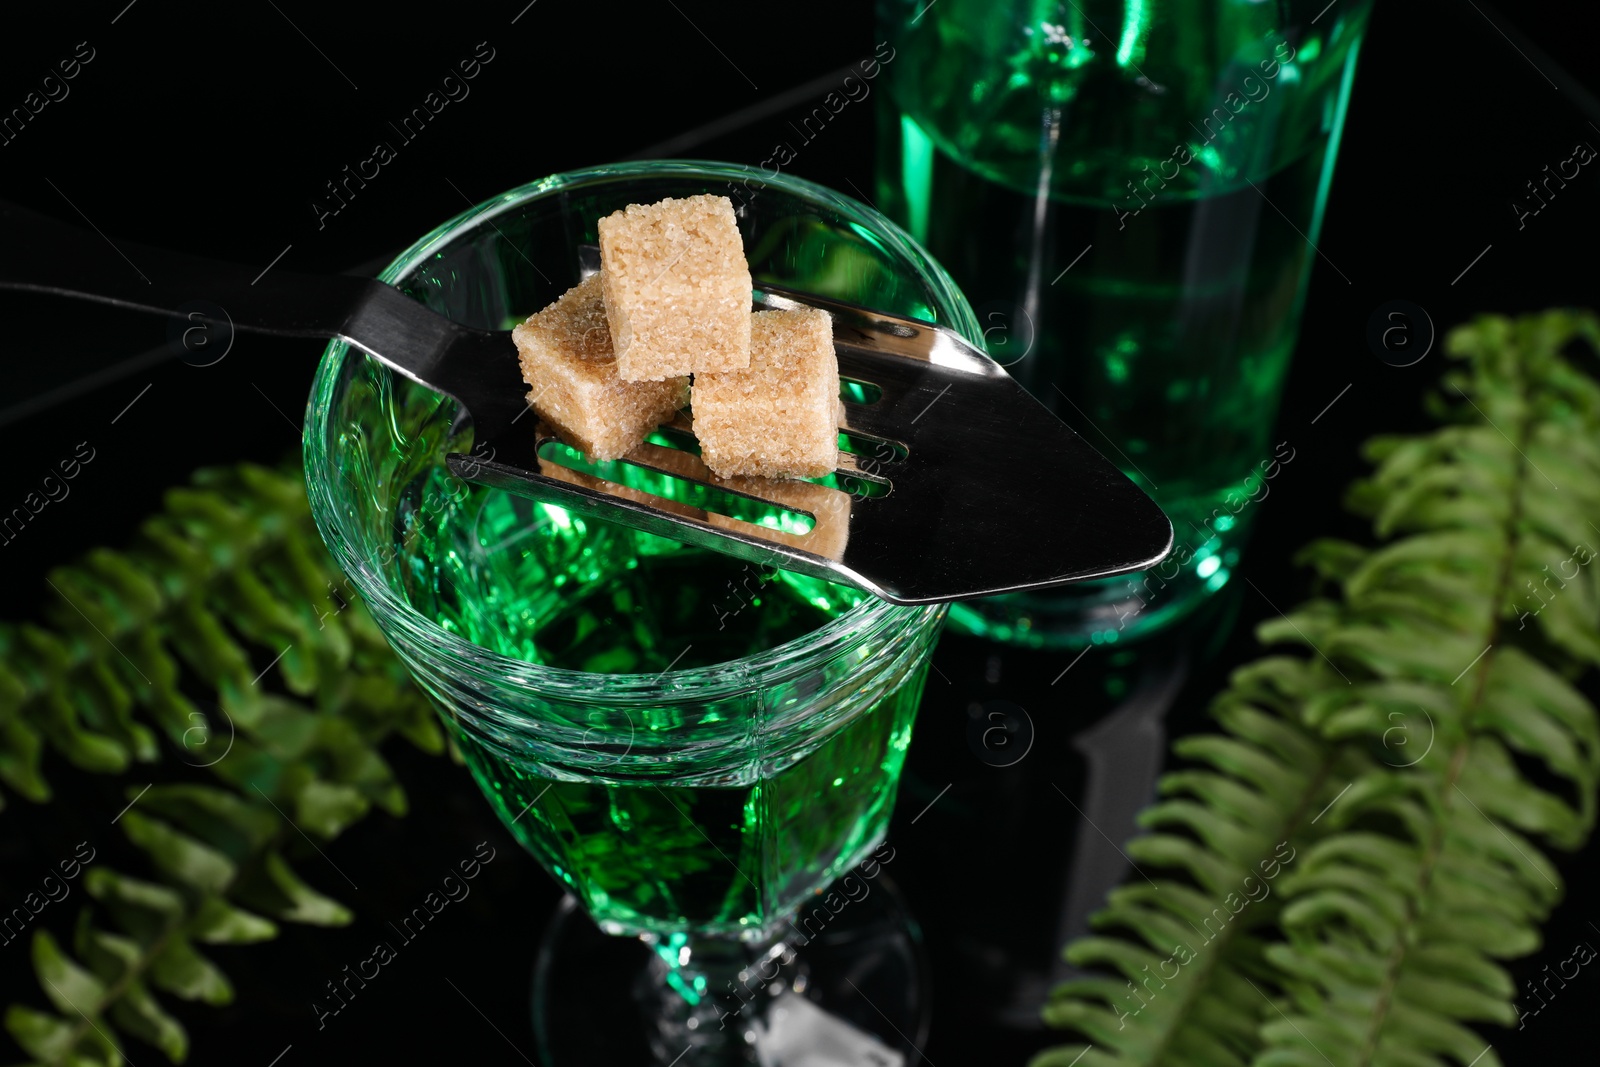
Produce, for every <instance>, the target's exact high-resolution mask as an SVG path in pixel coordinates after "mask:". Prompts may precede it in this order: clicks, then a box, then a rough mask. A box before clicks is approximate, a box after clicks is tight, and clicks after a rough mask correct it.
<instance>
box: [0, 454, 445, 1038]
mask: <svg viewBox="0 0 1600 1067" xmlns="http://www.w3.org/2000/svg"><path fill="white" fill-rule="evenodd" d="M337 578H338V573H337V571H336V570H335V569H334V568H333V566H332V565H331V563H330V562H329V560H328V559H327V557H326V555H325V553H324V550H323V547H322V543H321V541H320V539H319V537H318V534H317V531H316V529H315V526H314V525H313V523H312V521H311V517H310V512H309V508H308V506H307V503H306V499H305V493H304V488H303V485H302V483H301V480H300V477H299V475H298V473H295V472H284V473H279V472H274V471H271V470H267V469H264V468H260V467H253V466H242V467H238V468H234V469H227V470H210V471H202V472H200V473H199V474H197V475H196V478H195V483H194V485H193V486H191V487H183V488H178V489H174V490H172V491H170V492H169V493H168V494H167V497H166V507H165V509H164V510H163V511H162V512H161V513H160V514H158V515H156V516H154V517H153V518H151V519H150V520H149V521H147V522H146V523H145V524H144V526H143V528H142V530H141V532H140V536H139V538H138V540H137V543H136V544H135V545H134V546H133V547H131V548H130V549H129V550H128V551H127V552H113V551H110V550H105V549H101V550H96V551H94V552H91V553H89V554H88V556H86V557H85V559H84V560H83V561H82V562H81V563H79V564H77V565H74V566H70V567H63V568H59V569H57V570H55V571H52V572H51V574H50V575H49V580H50V582H51V585H52V586H53V587H54V592H55V595H56V596H57V599H56V601H55V602H54V603H53V604H52V605H51V607H50V608H49V609H48V615H49V616H50V620H51V626H50V628H48V629H46V628H44V627H40V626H33V625H22V626H15V627H9V626H0V783H3V784H4V785H5V786H7V787H9V788H10V789H12V790H13V791H15V792H16V793H17V794H18V795H19V796H22V797H25V798H26V799H28V800H31V801H35V802H40V801H45V800H47V799H49V797H50V787H49V783H48V781H47V779H46V776H45V774H44V753H45V751H46V750H47V749H48V750H51V751H54V752H55V753H57V754H58V755H59V756H61V757H62V758H63V759H65V760H67V761H68V762H69V763H71V764H73V765H74V766H76V767H78V768H80V769H82V770H85V771H89V772H92V773H101V774H123V773H127V772H128V771H129V770H130V769H131V768H133V767H135V766H141V765H143V766H145V767H147V768H148V767H149V766H150V765H153V764H160V763H163V762H166V763H168V764H170V763H171V762H172V761H174V760H176V761H179V762H181V763H183V764H185V765H187V767H188V768H191V769H193V770H187V771H182V772H178V773H176V774H172V775H170V776H175V777H183V778H187V779H193V778H194V770H199V771H201V772H202V773H204V774H205V775H208V776H209V777H210V778H211V780H212V784H198V783H196V782H193V781H185V782H182V783H178V782H174V783H171V784H157V785H153V786H150V787H149V788H148V789H145V788H143V787H141V786H134V785H129V786H128V788H127V789H126V796H127V799H128V800H129V802H130V808H129V809H128V810H127V811H126V812H125V813H124V814H122V815H121V816H120V817H119V818H118V820H117V824H118V827H119V829H120V831H121V832H122V834H123V835H124V836H125V837H126V838H127V840H128V841H129V842H130V843H131V844H133V845H134V846H135V847H136V848H137V849H138V850H139V851H140V852H142V853H143V854H144V856H145V858H146V860H147V864H146V866H147V868H148V870H147V873H146V874H145V875H143V876H140V877H134V876H130V875H127V874H123V873H120V872H118V871H116V870H113V869H110V868H109V867H107V866H105V865H104V864H93V865H89V866H88V867H87V869H86V871H85V874H84V885H85V888H86V890H87V891H88V894H89V896H90V898H91V900H92V901H93V905H92V906H87V907H85V908H84V909H83V911H82V912H81V914H80V916H79V923H78V925H77V929H76V933H75V936H74V938H73V941H72V946H71V949H70V951H69V950H68V949H67V948H65V947H63V946H62V945H61V944H59V943H58V942H57V941H56V940H55V938H53V937H52V936H51V935H50V934H49V933H47V932H45V931H42V930H41V931H38V932H36V933H35V934H34V938H33V961H34V968H35V971H36V972H37V974H38V976H39V979H40V988H41V992H42V993H43V995H44V999H45V1000H46V1001H47V1002H48V1004H49V1005H50V1008H51V1009H53V1010H48V1011H41V1010H39V1009H38V1008H36V1007H30V1006H25V1005H13V1006H12V1007H11V1008H10V1009H9V1010H8V1012H7V1013H6V1020H5V1021H6V1026H7V1029H8V1030H9V1031H10V1033H11V1034H12V1036H13V1037H14V1038H15V1039H16V1040H17V1041H18V1043H19V1044H21V1045H22V1047H23V1048H24V1049H25V1050H26V1051H27V1052H28V1054H29V1055H31V1056H32V1057H34V1059H35V1060H36V1061H37V1062H39V1063H41V1064H78V1063H85V1062H88V1063H107V1064H117V1063H120V1062H122V1060H123V1059H124V1055H123V1053H122V1052H121V1051H120V1041H118V1040H116V1039H114V1038H113V1036H112V1035H119V1036H120V1037H121V1038H122V1039H126V1038H128V1037H135V1038H138V1039H140V1040H142V1041H144V1042H146V1043H148V1044H151V1045H154V1046H155V1047H157V1048H159V1049H160V1050H161V1051H162V1052H164V1053H165V1054H166V1055H167V1057H168V1058H169V1059H172V1060H173V1061H181V1060H182V1059H183V1058H184V1057H185V1056H186V1054H187V1050H188V1037H187V1035H186V1034H185V1032H184V1030H183V1027H182V1026H181V1025H180V1024H179V1023H178V1022H177V1020H176V1019H174V1018H173V1017H172V1016H171V1015H170V1014H169V1013H168V1012H167V1011H166V1010H165V1009H164V1008H163V1007H162V1006H161V1002H160V998H161V997H162V996H173V997H177V998H180V999H186V1000H195V1001H200V1002H203V1003H211V1004H221V1003H226V1002H228V1001H229V1000H231V998H232V996H233V992H232V986H231V984H230V983H229V981H228V979H227V977H226V976H225V975H224V974H223V973H222V972H221V970H219V969H218V968H217V967H216V965H215V964H214V963H212V962H211V961H210V960H208V959H207V958H206V956H205V954H204V953H203V951H202V950H201V947H200V946H202V945H206V944H238V943H248V942H253V941H262V940H267V939H270V938H272V937H274V936H275V935H276V933H277V925H276V924H277V923H278V922H299V923H310V924H320V925H340V924H343V923H347V922H348V921H349V920H350V913H349V911H348V910H347V909H346V908H345V907H344V906H343V905H341V904H339V903H338V902H337V901H335V900H333V899H331V898H329V897H327V896H324V895H322V894H321V893H319V892H317V891H316V890H314V889H312V888H311V887H310V886H309V885H308V884H307V883H306V882H305V881H304V880H302V879H301V877H300V876H299V875H298V874H297V873H296V872H295V870H294V869H293V867H292V866H291V865H290V863H289V861H288V859H287V858H286V857H287V855H289V854H290V853H293V852H297V851H298V850H299V848H300V841H301V838H300V833H301V832H302V831H303V832H304V833H306V834H310V835H314V836H316V837H318V838H321V839H323V840H327V839H331V838H333V837H335V836H337V835H338V834H339V833H341V832H342V831H343V830H344V829H346V828H347V827H349V826H350V825H351V824H352V823H354V822H355V821H357V820H359V819H360V818H362V817H363V816H364V815H366V814H367V813H368V812H369V811H370V810H371V809H373V808H374V807H377V808H382V809H384V810H386V811H389V812H391V813H393V814H396V815H399V814H402V813H403V812H404V811H405V795H404V793H403V792H402V790H401V788H400V786H399V784H398V782H396V781H395V778H394V775H393V774H392V772H391V771H390V769H389V767H388V764H387V763H386V762H385V761H384V759H383V757H382V756H381V755H380V754H379V752H378V746H379V745H380V744H381V743H382V742H383V741H384V740H385V738H387V737H389V736H390V735H391V734H394V733H400V734H403V735H404V736H406V737H407V738H409V739H410V740H411V741H412V742H413V743H415V744H417V745H419V746H420V747H422V748H424V749H425V750H427V751H432V752H438V751H441V750H442V749H443V738H442V735H441V734H440V733H439V730H438V728H437V726H436V723H435V719H434V715H433V713H432V710H431V709H430V707H429V706H428V704H427V702H426V700H425V699H424V698H423V697H422V696H421V695H420V694H418V693H417V692H416V691H415V690H414V689H413V688H411V687H410V685H409V683H408V681H407V679H406V676H405V673H404V670H403V669H402V668H401V667H400V665H399V664H398V663H397V662H396V661H395V659H394V657H393V655H392V654H391V653H390V651H389V649H388V646H387V644H386V643H385V642H384V640H383V637H382V635H381V633H380V632H379V631H378V629H377V627H376V626H375V625H374V623H373V622H372V620H371V618H370V617H369V616H368V615H367V614H366V613H365V611H364V609H363V608H362V607H361V606H360V604H359V603H356V602H354V601H353V600H352V599H351V598H352V596H353V593H352V591H351V590H350V589H349V587H348V586H347V585H346V586H341V587H340V588H339V589H337V590H336V589H335V584H334V583H335V581H336V579H337ZM278 686H281V687H282V689H283V690H286V691H287V694H288V695H283V694H282V693H280V692H275V691H273V690H274V689H275V688H277V687H278ZM200 694H214V695H215V700H216V703H215V704H210V703H207V702H202V701H201V700H199V699H198V698H199V695H200ZM159 777H161V773H160V771H159V770H157V769H154V768H152V769H146V770H142V771H140V778H141V779H143V780H144V781H148V780H149V778H159ZM136 780H137V779H136ZM291 820H292V822H291Z"/></svg>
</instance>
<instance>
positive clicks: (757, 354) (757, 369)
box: [691, 308, 839, 478]
mask: <svg viewBox="0 0 1600 1067" xmlns="http://www.w3.org/2000/svg"><path fill="white" fill-rule="evenodd" d="M691 399H692V401H693V406H694V432H695V436H696V437H698V438H699V439H700V456H701V458H702V459H704V460H705V462H706V466H708V467H710V468H711V469H712V470H713V471H716V472H717V473H718V474H720V475H722V476H724V477H730V476H733V475H739V474H747V475H758V476H760V477H763V478H819V477H821V476H822V475H824V474H827V473H828V472H829V471H831V470H833V469H834V467H835V466H837V464H838V461H839V447H838V445H839V420H838V413H839V361H838V359H837V357H835V355H834V352H833V324H832V320H831V319H829V317H828V313H827V312H826V311H822V310H819V309H817V308H806V309H804V310H800V311H757V312H755V313H754V314H753V315H751V316H750V366H749V368H748V369H747V370H737V371H726V372H723V373H717V374H710V373H697V374H696V375H695V376H694V388H693V390H692V395H691Z"/></svg>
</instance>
